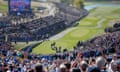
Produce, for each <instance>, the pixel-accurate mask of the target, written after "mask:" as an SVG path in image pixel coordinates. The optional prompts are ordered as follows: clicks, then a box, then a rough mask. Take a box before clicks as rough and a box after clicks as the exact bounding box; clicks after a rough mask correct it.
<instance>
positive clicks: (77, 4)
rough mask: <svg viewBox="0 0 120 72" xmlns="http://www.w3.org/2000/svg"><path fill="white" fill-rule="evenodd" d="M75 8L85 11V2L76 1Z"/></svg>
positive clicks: (81, 0)
mask: <svg viewBox="0 0 120 72" xmlns="http://www.w3.org/2000/svg"><path fill="white" fill-rule="evenodd" d="M73 5H74V7H76V8H80V9H83V8H84V0H74V3H73Z"/></svg>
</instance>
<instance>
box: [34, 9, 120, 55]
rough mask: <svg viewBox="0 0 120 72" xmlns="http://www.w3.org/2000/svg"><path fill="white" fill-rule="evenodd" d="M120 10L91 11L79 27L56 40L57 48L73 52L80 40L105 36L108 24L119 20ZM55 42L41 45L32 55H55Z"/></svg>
mask: <svg viewBox="0 0 120 72" xmlns="http://www.w3.org/2000/svg"><path fill="white" fill-rule="evenodd" d="M118 9H120V7H97V8H96V9H95V10H94V11H91V12H90V14H89V15H88V16H87V17H86V18H84V19H82V20H81V21H80V22H79V25H78V26H76V27H74V29H73V30H72V31H70V32H68V33H67V34H65V36H64V37H62V38H61V39H58V40H55V42H56V46H57V47H59V46H62V49H64V48H67V49H68V50H71V49H72V47H73V46H75V45H76V43H77V42H78V41H79V40H81V41H85V40H88V39H90V38H92V37H95V36H98V35H101V34H103V33H104V28H106V27H108V26H109V25H108V23H109V22H110V21H111V20H114V19H119V17H117V16H118V15H119V14H118V12H119V10H118ZM116 12H117V13H116ZM103 18H104V19H105V20H104V21H103V22H102V24H101V27H100V28H96V26H97V23H98V22H99V21H100V20H102V19H103ZM53 42H54V41H53V40H51V41H46V42H44V43H42V44H41V45H39V46H37V47H35V48H34V49H33V51H32V53H37V54H39V53H40V54H50V53H55V51H52V50H51V48H50V44H51V43H53Z"/></svg>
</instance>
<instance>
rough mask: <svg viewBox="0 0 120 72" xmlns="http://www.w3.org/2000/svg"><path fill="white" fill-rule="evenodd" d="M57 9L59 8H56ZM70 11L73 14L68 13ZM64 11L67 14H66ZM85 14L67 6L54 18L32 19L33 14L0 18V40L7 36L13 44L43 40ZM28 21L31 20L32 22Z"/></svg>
mask: <svg viewBox="0 0 120 72" xmlns="http://www.w3.org/2000/svg"><path fill="white" fill-rule="evenodd" d="M66 6H67V5H66ZM58 8H61V7H59V6H58ZM71 9H72V10H73V12H72V13H69V12H70V10H71ZM66 10H67V11H69V12H68V13H67V12H66ZM74 14H78V15H74ZM87 14H88V13H87V11H86V10H84V9H81V10H77V9H75V8H72V7H70V6H67V8H62V10H60V12H58V13H56V14H55V16H47V17H44V18H39V19H34V17H35V16H34V14H29V15H28V14H25V15H20V16H14V15H10V16H7V17H2V18H0V27H1V29H0V34H1V35H0V38H2V39H3V38H4V39H5V37H6V35H7V38H8V40H9V41H13V42H17V41H19V42H28V41H34V40H44V39H46V38H49V37H50V36H52V35H54V34H56V33H58V32H60V31H61V30H63V29H65V28H66V27H69V26H71V25H72V24H73V23H74V22H75V21H77V20H79V19H81V18H83V17H84V16H86V15H87ZM28 19H32V21H29V20H28Z"/></svg>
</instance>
